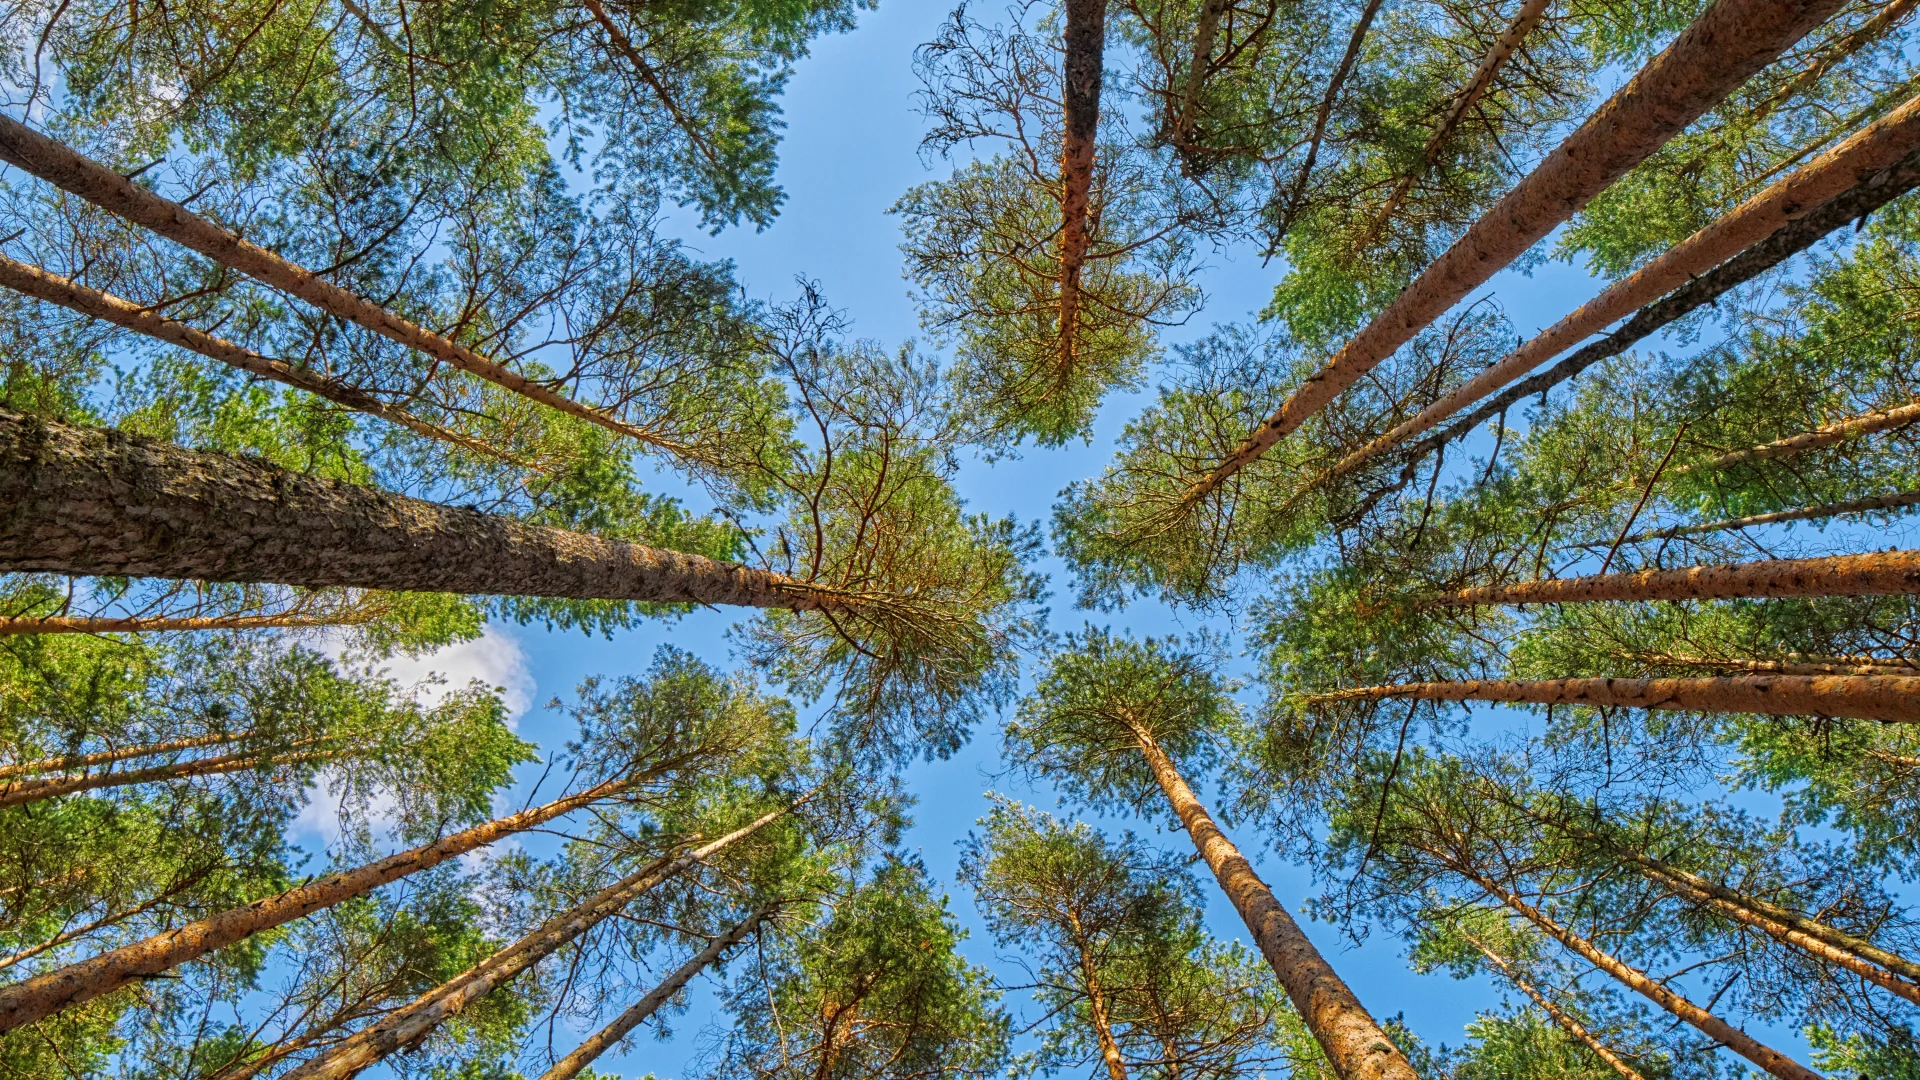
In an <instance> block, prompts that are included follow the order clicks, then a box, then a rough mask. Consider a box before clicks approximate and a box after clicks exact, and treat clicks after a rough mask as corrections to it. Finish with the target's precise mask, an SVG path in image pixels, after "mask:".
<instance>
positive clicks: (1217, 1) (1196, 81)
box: [1168, 0, 1233, 149]
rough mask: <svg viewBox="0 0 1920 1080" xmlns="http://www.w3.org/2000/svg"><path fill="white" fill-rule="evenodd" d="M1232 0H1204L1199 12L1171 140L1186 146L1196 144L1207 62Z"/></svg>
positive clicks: (1174, 116) (1171, 125) (1174, 111)
mask: <svg viewBox="0 0 1920 1080" xmlns="http://www.w3.org/2000/svg"><path fill="white" fill-rule="evenodd" d="M1232 6H1233V0H1201V4H1200V14H1199V16H1198V17H1197V18H1196V19H1195V20H1194V24H1193V52H1192V54H1191V55H1192V61H1191V62H1190V63H1189V64H1188V65H1187V83H1186V85H1185V86H1184V87H1182V88H1181V90H1180V100H1179V104H1178V106H1177V107H1176V108H1175V109H1174V110H1173V123H1172V124H1170V125H1168V126H1169V127H1170V128H1172V136H1173V137H1172V140H1171V141H1172V142H1173V145H1174V146H1175V148H1177V149H1185V148H1186V147H1188V146H1191V145H1192V143H1193V129H1194V125H1195V124H1196V123H1197V122H1198V120H1199V115H1198V114H1199V111H1200V91H1201V89H1202V88H1203V87H1205V86H1206V82H1207V65H1208V64H1209V63H1210V62H1211V61H1212V59H1213V43H1214V40H1215V39H1216V38H1218V37H1219V36H1220V19H1221V18H1222V17H1223V16H1225V15H1226V13H1227V9H1228V8H1230V7H1232Z"/></svg>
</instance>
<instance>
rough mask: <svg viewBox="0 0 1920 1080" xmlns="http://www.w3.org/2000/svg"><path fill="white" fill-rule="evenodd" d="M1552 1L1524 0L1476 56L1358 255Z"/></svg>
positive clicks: (1371, 226)
mask: <svg viewBox="0 0 1920 1080" xmlns="http://www.w3.org/2000/svg"><path fill="white" fill-rule="evenodd" d="M1552 3H1553V0H1524V2H1523V3H1522V4H1521V5H1520V11H1519V12H1518V13H1517V14H1516V15H1514V17H1513V21H1512V22H1511V23H1508V24H1507V28H1506V30H1504V31H1502V32H1501V34H1500V36H1499V37H1498V38H1495V39H1494V42H1493V46H1492V47H1491V48H1489V49H1488V50H1487V54H1486V55H1485V56H1483V57H1481V58H1480V66H1478V67H1476V68H1474V70H1473V75H1472V77H1471V78H1469V79H1468V80H1467V84H1466V85H1465V86H1463V87H1461V88H1460V89H1459V90H1458V91H1456V92H1455V93H1454V95H1453V100H1452V103H1451V104H1449V105H1448V106H1447V111H1446V115H1444V116H1442V117H1441V118H1440V123H1439V125H1438V126H1436V127H1435V128H1434V129H1433V134H1432V135H1429V136H1427V144H1426V145H1425V146H1423V147H1421V148H1420V161H1419V163H1418V164H1417V165H1415V166H1414V167H1413V168H1411V169H1408V170H1407V173H1406V175H1404V176H1402V177H1401V178H1400V179H1399V181H1397V182H1396V183H1395V184H1394V185H1393V191H1392V192H1390V193H1389V194H1388V195H1387V201H1386V202H1385V203H1382V204H1381V206H1380V209H1379V210H1378V211H1376V212H1375V213H1374V215H1373V221H1372V222H1371V223H1369V224H1368V225H1367V231H1366V234H1365V236H1364V237H1363V238H1362V239H1361V241H1360V245H1359V246H1360V249H1361V253H1362V254H1364V253H1365V251H1366V249H1367V248H1368V247H1370V246H1372V244H1373V241H1374V240H1375V239H1376V238H1378V237H1379V235H1380V231H1381V230H1382V229H1385V228H1386V227H1387V222H1388V221H1390V220H1392V218H1393V215H1394V214H1396V213H1398V212H1399V211H1400V207H1401V206H1402V205H1404V204H1405V203H1406V201H1407V196H1408V195H1409V194H1411V193H1412V191H1413V185H1414V184H1416V183H1418V182H1419V180H1420V178H1421V177H1422V176H1425V175H1426V173H1427V170H1428V169H1431V168H1433V166H1434V164H1435V163H1436V162H1438V161H1439V160H1440V151H1442V150H1444V149H1445V148H1446V145H1447V143H1448V141H1449V140H1451V139H1452V138H1453V133H1454V132H1455V131H1457V130H1458V129H1459V127H1460V121H1462V120H1464V119H1466V117H1467V113H1468V112H1469V111H1471V110H1472V109H1473V107H1474V106H1475V105H1477V104H1479V102H1480V99H1481V98H1482V97H1483V96H1485V95H1486V92H1487V89H1488V88H1489V87H1491V86H1492V85H1493V78H1494V76H1496V75H1498V74H1500V69H1501V68H1503V67H1505V66H1506V64H1507V61H1508V60H1511V59H1512V58H1513V54H1514V51H1515V50H1516V49H1518V48H1519V47H1520V42H1521V41H1522V40H1524V39H1525V38H1526V36H1527V35H1528V34H1531V33H1532V32H1533V28H1534V27H1536V26H1538V25H1540V20H1541V19H1543V18H1545V17H1546V14H1547V8H1548V7H1549V6H1550V5H1551V4H1552Z"/></svg>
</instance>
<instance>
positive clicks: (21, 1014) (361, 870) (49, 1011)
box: [0, 782, 618, 1032]
mask: <svg viewBox="0 0 1920 1080" xmlns="http://www.w3.org/2000/svg"><path fill="white" fill-rule="evenodd" d="M616 790H618V785H617V784H616V783H613V782H609V783H606V784H601V785H599V786H598V787H594V788H591V789H589V790H587V791H584V792H581V793H580V794H578V795H570V796H568V797H567V798H564V799H557V800H555V801H553V802H550V803H547V804H546V805H545V806H537V807H534V808H533V809H530V810H522V811H521V812H520V813H518V814H513V815H511V816H509V817H504V818H499V819H497V820H494V821H489V822H487V823H486V824H484V825H476V826H474V827H473V828H471V829H465V830H462V831H461V832H457V833H454V834H453V835H452V836H448V837H445V838H443V839H440V840H436V841H434V842H433V843H431V844H422V845H420V846H419V847H415V848H410V849H408V850H406V851H403V852H400V853H399V854H397V855H389V856H387V857H386V858H384V859H381V860H379V861H377V862H371V863H368V864H366V865H365V866H360V867H356V868H354V869H352V870H348V871H346V872H345V873H340V874H333V875H331V876H328V877H324V878H321V879H320V880H319V881H315V882H311V883H309V884H306V885H302V886H300V887H299V888H295V889H288V890H287V891H286V892H283V893H279V894H276V895H274V896H269V897H266V898H265V899H261V900H255V901H254V902H253V903H251V904H247V905H246V906H244V907H237V908H231V909H229V910H227V911H223V912H220V913H219V914H217V915H210V916H208V917H207V918H204V919H201V920H199V921H197V922H191V923H188V924H187V925H185V926H182V927H179V928H178V929H175V930H168V931H166V932H165V933H160V934H155V935H153V936H152V937H149V938H146V939H144V940H141V941H136V942H134V943H133V944H131V945H123V946H121V947H120V948H117V949H113V950H111V951H108V952H104V953H101V954H100V955H99V956H94V957H89V958H88V959H85V960H82V961H80V962H78V963H75V964H69V965H67V966H66V967H63V968H60V969H59V970H57V971H50V972H47V973H46V974H44V975H37V976H35V977H33V978H31V979H28V980H26V981H25V982H20V983H15V984H13V985H12V986H7V987H0V1032H7V1031H12V1030H13V1029H15V1028H18V1027H21V1026H24V1025H26V1024H31V1023H33V1022H34V1021H36V1020H40V1019H42V1018H44V1017H48V1016H51V1015H53V1014H54V1013H57V1012H59V1011H61V1010H62V1009H66V1008H69V1007H71V1006H74V1005H79V1004H82V1003H84V1002H88V1001H92V1000H93V999H94V998H97V997H99V996H101V995H102V994H110V993H112V992H113V991H115V990H118V989H120V988H121V987H123V986H126V985H128V984H129V983H132V982H135V981H138V980H140V979H144V978H151V977H153V976H155V975H159V974H160V973H162V972H164V971H167V970H169V969H171V968H174V967H178V966H179V965H181V964H184V963H186V962H187V961H189V960H193V959H196V958H198V957H201V956H205V955H206V954H207V953H210V952H213V951H214V950H216V949H223V948H225V947H227V946H228V945H231V944H233V943H234V942H236V941H240V940H243V939H245V938H247V937H249V936H251V935H253V934H257V933H259V932H261V931H262V930H271V929H272V928H274V927H276V926H280V925H282V924H284V923H289V922H292V921H293V920H295V919H299V918H303V917H305V916H307V915H311V914H313V913H314V912H316V911H319V910H321V909H322V908H328V907H332V906H333V905H334V904H337V903H339V902H341V901H342V900H348V899H351V898H353V897H356V896H361V895H364V894H366V893H369V892H372V891H373V890H374V889H377V888H379V887H380V886H382V885H386V884H388V883H389V882H393V881H398V880H399V879H401V878H403V877H406V876H407V875H409V874H417V873H419V872H420V871H422V870H426V869H429V868H431V867H435V866H438V865H440V864H441V863H443V862H446V861H447V860H448V859H452V858H457V857H458V856H461V855H464V854H466V853H467V852H469V851H473V850H475V849H477V848H482V847H485V846H487V845H488V844H491V843H493V842H494V841H495V840H498V839H500V838H501V837H503V836H511V835H512V834H514V833H517V832H521V831H523V830H526V829H530V828H533V827H535V826H537V825H541V824H544V823H545V822H548V821H551V820H553V819H554V818H557V817H559V816H561V815H562V814H566V813H569V812H571V811H573V810H577V809H579V808H580V807H582V806H586V805H587V804H588V803H591V802H594V801H595V800H598V799H601V798H605V797H606V796H608V795H610V794H612V793H614V792H615V791H616Z"/></svg>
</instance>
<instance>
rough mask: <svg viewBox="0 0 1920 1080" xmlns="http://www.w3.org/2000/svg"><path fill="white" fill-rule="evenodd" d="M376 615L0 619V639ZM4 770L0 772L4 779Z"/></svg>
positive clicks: (247, 626) (268, 626) (334, 622)
mask: <svg viewBox="0 0 1920 1080" xmlns="http://www.w3.org/2000/svg"><path fill="white" fill-rule="evenodd" d="M379 615H380V612H379V611H377V610H368V611H366V612H364V613H362V612H359V611H343V612H340V613H338V614H331V615H297V614H291V613H288V614H280V615H179V616H174V615H162V616H154V617H152V618H148V617H146V616H141V615H128V616H108V615H47V616H35V615H19V616H0V637H6V636H8V635H10V634H148V633H163V632H173V631H178V632H192V631H197V630H276V629H278V630H293V629H303V628H312V627H321V626H351V625H353V624H355V623H363V622H368V621H371V620H373V619H375V618H378V617H379ZM4 774H5V770H0V775H4Z"/></svg>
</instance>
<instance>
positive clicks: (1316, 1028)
mask: <svg viewBox="0 0 1920 1080" xmlns="http://www.w3.org/2000/svg"><path fill="white" fill-rule="evenodd" d="M1126 723H1127V726H1128V728H1129V729H1130V730H1131V731H1132V732H1133V737H1134V739H1135V740H1136V741H1137V742H1138V743H1139V746H1140V752H1141V754H1142V755H1144V756H1145V757H1146V759H1147V765H1148V766H1149V767H1150V768H1151V769H1152V770H1153V777H1154V779H1155V780H1156V781H1157V782H1158V783H1159V784H1160V790H1161V791H1163V792H1165V793H1166V796H1167V801H1168V802H1169V803H1171V804H1172V805H1173V812H1174V814H1175V815H1176V816H1177V817H1179V819H1180V823H1181V824H1182V825H1184V826H1185V827H1186V830H1187V835H1188V836H1189V837H1191V838H1192V839H1193V846H1194V847H1195V848H1198V849H1199V851H1200V855H1201V856H1202V857H1203V858H1205V859H1206V860H1207V866H1208V867H1209V868H1211V869H1212V870H1213V874H1214V877H1215V878H1217V879H1218V880H1219V882H1220V888H1221V890H1222V891H1224V892H1225V893H1226V894H1227V899H1229V900H1231V901H1232V902H1233V907H1234V910H1236V911H1238V912H1239V913H1240V918H1241V919H1242V920H1243V921H1245V922H1246V924H1247V930H1248V932H1249V933H1251V934H1252V935H1253V940H1254V943H1255V944H1257V945H1258V946H1259V947H1260V952H1261V954H1262V955H1263V956H1265V957H1266V959H1267V963H1268V964H1270V965H1272V967H1273V972H1274V974H1275V975H1276V976H1278V977H1279V979H1280V985H1281V986H1282V987H1284V988H1285V989H1286V991H1287V997H1288V998H1289V999H1290V1000H1291V1001H1292V1002H1293V1005H1294V1008H1296V1009H1298V1010H1300V1016H1301V1018H1302V1019H1304V1020H1305V1021H1306V1024H1307V1028H1308V1030H1310V1031H1312V1032H1313V1037H1314V1038H1315V1039H1316V1040H1318V1041H1319V1043H1320V1047H1321V1049H1322V1050H1325V1051H1326V1054H1327V1060H1328V1061H1330V1062H1332V1063H1333V1067H1334V1071H1335V1072H1337V1073H1339V1074H1340V1077H1341V1080H1417V1077H1416V1074H1415V1073H1414V1071H1413V1066H1411V1065H1409V1064H1408V1063H1407V1059H1406V1056H1405V1055H1404V1054H1402V1053H1401V1052H1400V1051H1399V1050H1398V1049H1397V1048H1395V1047H1394V1045H1393V1041H1392V1040H1391V1039H1388V1038H1387V1034H1386V1032H1384V1031H1382V1030H1380V1025H1379V1024H1377V1023H1375V1022H1374V1020H1373V1017H1372V1015H1370V1014H1369V1013H1368V1012H1367V1008H1366V1006H1364V1005H1362V1004H1360V999H1359V998H1357V997H1355V996H1354V994H1353V991H1352V990H1349V989H1348V988H1347V984H1346V983H1345V982H1343V981H1341V979H1340V976H1339V974H1338V973H1336V972H1335V971H1334V970H1333V967H1332V966H1331V965H1330V964H1328V963H1327V961H1326V959H1325V958H1324V957H1322V956H1321V955H1320V950H1318V949H1316V948H1314V947H1313V942H1311V941H1309V940H1307V935H1306V934H1304V933H1302V932H1301V930H1300V925H1299V924H1298V923H1296V922H1294V921H1293V916H1291V915H1289V914H1287V909H1286V908H1284V907H1282V906H1281V905H1280V901H1279V900H1277V899H1275V897H1274V895H1273V890H1272V889H1269V888H1268V887H1267V884H1266V882H1264V881H1261V880H1260V875H1258V874H1256V873H1254V870H1253V864H1252V863H1249V862H1248V861H1247V859H1246V856H1244V855H1242V854H1240V851H1239V849H1238V848H1236V847H1234V846H1233V843H1232V842H1231V841H1229V840H1228V839H1227V838H1226V835H1225V834H1224V833H1222V832H1221V831H1220V828H1219V826H1217V825H1215V824H1214V823H1213V818H1212V816H1211V815H1209V814H1208V813H1207V810H1206V807H1205V806H1203V805H1201V803H1200V799H1199V797H1198V796H1196V795H1194V793H1193V789H1192V788H1190V787H1188V786H1187V782H1186V780H1184V779H1182V778H1181V776H1180V773H1179V771H1178V770H1177V769H1175V768H1174V764H1173V760H1172V759H1171V758H1169V757H1168V756H1167V753H1166V751H1164V750H1162V749H1161V748H1160V744H1159V743H1157V742H1155V741H1154V739H1153V736H1152V735H1151V734H1150V733H1149V732H1148V731H1147V729H1146V728H1144V727H1142V726H1140V725H1139V724H1138V723H1135V722H1134V721H1132V720H1128V721H1126Z"/></svg>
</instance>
